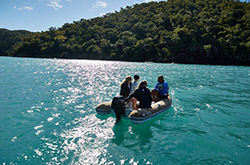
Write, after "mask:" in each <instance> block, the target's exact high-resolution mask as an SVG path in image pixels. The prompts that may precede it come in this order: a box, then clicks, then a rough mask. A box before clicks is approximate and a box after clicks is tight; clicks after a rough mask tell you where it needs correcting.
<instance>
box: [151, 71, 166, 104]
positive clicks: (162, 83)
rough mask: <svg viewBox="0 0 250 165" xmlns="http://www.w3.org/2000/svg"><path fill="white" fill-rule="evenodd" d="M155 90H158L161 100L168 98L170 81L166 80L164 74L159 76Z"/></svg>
mask: <svg viewBox="0 0 250 165" xmlns="http://www.w3.org/2000/svg"><path fill="white" fill-rule="evenodd" d="M154 90H155V91H158V93H159V99H160V100H162V99H165V98H168V90H169V87H168V83H167V82H165V81H164V77H163V76H159V77H158V83H157V84H156V86H155V89H154Z"/></svg>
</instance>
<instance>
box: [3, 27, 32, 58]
mask: <svg viewBox="0 0 250 165" xmlns="http://www.w3.org/2000/svg"><path fill="white" fill-rule="evenodd" d="M31 35H32V33H31V32H29V31H25V30H15V31H10V30H7V29H0V55H5V56H6V55H8V54H10V51H11V48H12V47H13V46H14V45H15V44H16V43H18V42H20V41H22V40H23V39H24V38H25V37H31Z"/></svg>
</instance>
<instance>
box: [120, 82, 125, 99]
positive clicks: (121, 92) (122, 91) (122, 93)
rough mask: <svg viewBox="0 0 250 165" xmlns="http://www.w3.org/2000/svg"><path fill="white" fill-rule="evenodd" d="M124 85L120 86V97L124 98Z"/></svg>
mask: <svg viewBox="0 0 250 165" xmlns="http://www.w3.org/2000/svg"><path fill="white" fill-rule="evenodd" d="M124 85H125V84H122V85H121V91H120V95H122V96H124V92H125V90H124V89H125V88H124Z"/></svg>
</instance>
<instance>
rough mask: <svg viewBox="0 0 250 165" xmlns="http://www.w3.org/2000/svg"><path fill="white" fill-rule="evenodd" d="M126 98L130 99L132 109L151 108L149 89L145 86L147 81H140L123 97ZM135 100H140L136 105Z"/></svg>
mask: <svg viewBox="0 0 250 165" xmlns="http://www.w3.org/2000/svg"><path fill="white" fill-rule="evenodd" d="M128 100H131V101H132V104H133V110H136V109H138V108H151V103H152V97H151V92H150V90H149V89H148V88H147V81H145V80H144V81H141V82H140V84H139V87H138V88H137V89H136V90H135V91H134V92H133V93H131V94H130V95H129V96H128V97H127V98H126V99H125V101H128ZM137 101H139V102H140V103H139V105H138V107H137Z"/></svg>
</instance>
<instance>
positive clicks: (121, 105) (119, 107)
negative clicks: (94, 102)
mask: <svg viewBox="0 0 250 165" xmlns="http://www.w3.org/2000/svg"><path fill="white" fill-rule="evenodd" d="M111 108H112V109H113V111H114V112H115V115H116V119H117V121H119V120H120V119H121V114H123V113H125V98H124V97H123V96H116V97H114V98H113V100H112V103H111Z"/></svg>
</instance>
